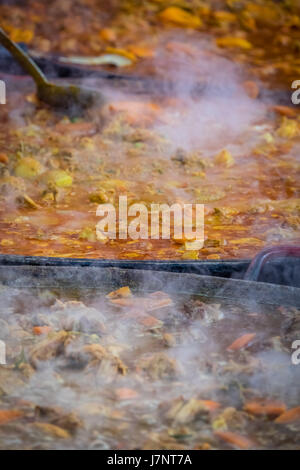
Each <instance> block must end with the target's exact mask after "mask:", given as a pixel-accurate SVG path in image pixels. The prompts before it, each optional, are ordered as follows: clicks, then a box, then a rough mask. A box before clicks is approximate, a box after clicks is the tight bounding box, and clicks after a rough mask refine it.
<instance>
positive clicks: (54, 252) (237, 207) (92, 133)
mask: <svg viewBox="0 0 300 470" xmlns="http://www.w3.org/2000/svg"><path fill="white" fill-rule="evenodd" d="M79 3H80V2H79ZM254 3H255V2H254ZM148 4H151V2H147V5H148ZM128 5H130V2H129V3H128ZM123 7H124V6H123ZM123 7H122V8H123ZM91 8H92V4H91ZM128 8H129V6H128ZM130 8H131V7H130ZM153 8H154V7H153ZM208 8H212V10H211V15H213V18H214V21H212V22H211V23H210V22H209V21H208V20H207V16H205V14H204V12H202V13H201V15H202V22H203V24H205V26H203V28H200V27H198V26H199V25H198V23H197V24H196V22H195V20H194V22H193V21H192V18H193V16H192V17H189V16H185V17H184V18H185V20H186V22H187V24H185V23H182V21H183V20H182V16H180V14H179V13H180V12H179V13H178V11H177V13H176V14H177V16H176V15H175V19H174V16H173V17H172V15H171V17H172V18H173V20H172V21H171V24H170V21H169V22H168V21H167V20H166V18H169V16H170V11H169V12H167V13H165V14H162V13H159V12H158V13H157V14H158V15H159V20H157V23H153V22H152V23H151V21H150V19H149V24H148V23H147V25H148V26H147V28H146V29H145V31H144V35H143V34H142V31H143V28H142V26H141V24H139V22H136V23H135V26H134V21H133V17H132V16H131V15H130V14H129V13H128V15H127V19H126V27H127V28H128V29H129V30H130V31H131V35H129V36H127V42H128V41H129V39H130V38H131V39H132V37H133V36H132V35H135V46H136V48H135V49H134V48H133V46H132V44H131V46H130V45H129V44H127V42H126V38H125V36H124V35H122V34H121V32H120V31H121V26H120V24H121V23H120V22H121V19H122V18H123V20H124V11H123V10H122V9H121V10H120V11H119V16H118V14H116V16H114V20H112V21H113V22H112V25H113V26H112V28H113V31H114V32H115V35H116V37H115V39H114V41H113V39H109V37H110V38H112V36H109V31H106V34H104V33H105V31H104V32H103V31H102V30H101V31H102V36H101V35H100V36H99V38H100V39H99V41H100V43H101V44H102V42H103V41H104V42H105V41H108V42H109V41H113V42H118V41H119V43H120V47H121V46H122V48H121V49H118V50H116V48H115V49H113V50H111V46H110V49H109V50H108V52H109V53H110V54H111V53H112V54H115V55H119V56H122V57H125V56H126V54H125V52H124V51H127V56H126V57H127V59H128V60H129V61H130V60H131V61H132V64H131V65H127V70H126V73H128V74H129V75H130V74H138V75H140V76H141V77H142V78H143V77H144V78H145V77H146V76H147V77H148V78H150V81H151V80H152V79H153V80H157V82H156V83H157V86H154V88H153V89H152V88H151V87H150V88H149V91H148V92H146V93H145V92H139V89H138V87H135V85H132V83H131V85H130V86H129V87H128V89H126V87H124V86H121V85H120V84H119V85H120V86H119V85H118V84H117V85H115V86H111V85H110V84H109V83H108V81H107V82H106V83H105V84H103V81H102V82H98V81H97V80H96V79H95V80H85V81H83V82H84V85H91V86H94V87H96V88H97V87H98V88H101V90H102V91H103V92H104V93H105V94H106V96H107V104H106V106H105V107H104V108H102V109H97V108H96V109H93V110H91V111H90V112H88V113H87V114H86V115H85V116H78V117H74V118H72V119H69V118H68V117H66V116H64V115H63V114H56V113H54V112H52V111H51V110H50V109H48V108H46V107H45V106H44V105H41V104H40V103H38V102H37V99H36V96H35V92H34V88H33V85H32V83H31V81H30V80H29V79H27V78H24V77H23V78H20V77H18V78H12V77H10V78H9V80H7V83H8V100H7V105H5V106H1V108H0V113H1V115H0V119H1V128H0V212H1V216H0V249H1V252H2V253H6V254H21V255H35V256H62V257H76V258H112V259H200V260H207V259H208V260H209V259H211V260H218V259H230V258H231V259H238V258H239V259H241V258H249V257H252V256H254V255H255V254H256V253H257V252H258V251H259V250H260V249H262V248H263V247H264V246H267V245H268V246H269V245H272V244H281V243H285V244H286V243H298V242H299V222H300V218H299V208H300V198H299V149H300V120H299V115H298V108H297V106H292V105H291V102H290V96H291V93H292V91H291V93H290V95H288V99H289V101H288V102H286V101H285V102H284V104H283V102H282V97H283V96H287V95H286V92H288V93H289V91H288V90H290V86H291V80H292V78H293V79H296V78H297V74H296V69H295V65H294V66H293V67H294V68H293V67H292V64H295V60H294V59H295V55H293V54H294V52H291V53H290V55H289V56H288V57H287V56H286V52H285V48H286V44H285V41H284V38H285V37H286V36H284V31H285V30H284V27H285V28H288V30H289V32H290V34H291V35H290V40H292V41H297V37H298V36H297V34H298V33H297V31H298V30H297V28H296V27H293V25H292V23H286V24H284V22H283V20H282V18H281V17H280V18H281V19H280V20H279V19H278V18H279V16H278V17H276V18H277V19H276V18H275V17H274V18H273V17H272V18H273V20H272V21H273V25H272V24H271V23H272V21H271V20H270V21H269V23H268V24H265V25H264V27H263V28H261V29H260V33H261V34H255V32H254V30H253V28H254V26H253V25H255V24H257V27H258V25H260V24H261V22H262V20H263V15H262V12H260V10H259V7H257V9H256V10H255V9H253V8H254V7H253V8H252V9H251V8H250V10H249V11H250V13H251V14H250V13H249V12H248V13H249V15H250V16H249V15H248V16H249V17H253V21H252V22H251V21H250V20H249V21H250V23H251V24H250V23H249V25H248V29H247V28H246V27H244V26H241V24H243V23H236V22H235V20H234V18H235V15H236V18H239V14H240V12H239V11H237V12H235V11H231V10H230V11H231V13H229V12H228V14H227V16H226V14H225V13H224V12H223V13H222V11H223V10H222V11H221V12H220V11H219V10H218V9H217V7H215V6H214V5H213V2H212V5H211V6H210V7H208ZM226 8H229V7H228V6H227V7H226ZM230 8H231V7H230ZM232 8H233V7H232ZM245 8H246V6H245ZM247 8H248V7H247ZM247 8H246V9H247ZM265 8H267V7H265ZM278 8H279V7H277V6H276V8H275V10H274V12H277V13H278V11H277V10H278ZM290 8H292V7H290ZM248 9H249V8H248ZM179 10H180V9H179ZM130 11H131V10H130ZM147 11H148V10H147ZM151 11H152V10H151ZM153 11H154V10H153ZM155 11H156V10H155ZM247 11H248V10H247ZM291 11H292V10H291ZM197 12H198V10H197ZM199 12H200V10H199ZM199 12H198V13H197V15H198V16H199V14H200V13H199ZM221 13H222V14H221ZM277 13H276V14H277ZM53 14H54V12H53V11H52V10H51V12H50V16H51V15H53ZM173 14H174V11H173ZM289 14H290V15H292V13H291V12H290V13H289ZM289 14H288V13H287V12H285V15H287V17H288V18H290V17H289V16H288V15H289ZM3 15H4V16H3V18H4V20H5V21H4V23H5V24H4V27H6V30H7V31H8V32H9V33H10V34H11V36H12V37H13V38H14V39H16V40H21V39H22V38H21V39H20V37H19V36H20V35H19V36H18V35H17V32H16V31H19V30H18V29H14V27H15V28H16V25H15V26H14V27H13V26H12V24H13V20H12V18H11V19H9V14H8V11H7V9H6V8H4V7H3ZM40 15H41V17H42V16H43V13H42V11H41V12H40ZM135 15H136V18H139V17H140V16H139V15H142V12H141V11H140V9H139V8H137V7H136V11H135ZM147 15H150V16H151V14H150V10H149V11H148V13H147ZM178 15H179V19H178ZM201 15H200V16H201ZM230 15H231V16H230ZM274 15H275V13H274ZM274 15H273V16H274ZM246 16H247V15H246ZM51 17H52V16H51ZM296 17H297V15H296V13H295V14H294V16H292V18H294V20H293V21H294V22H295V21H296ZM18 18H19V20H18V21H19V22H20V24H22V14H21V12H19V17H18ZM147 18H148V16H147ZM176 18H177V19H176ZM180 18H181V20H182V21H181V23H180ZM205 18H206V19H205ZM297 18H298V17H297ZM32 21H35V20H34V19H33V20H32ZM78 21H79V19H78V18H77V17H76V22H78ZM118 21H119V22H118ZM276 21H277V22H279V23H278V28H279V29H280V28H281V29H282V31H281V29H280V31H281V33H282V34H281V36H280V41H279V39H278V41H279V42H278V44H277V43H276V44H277V46H276V47H275V44H273V43H272V41H271V40H269V44H268V46H266V48H265V50H263V52H262V39H263V37H264V38H265V42H266V38H268V37H269V36H270V34H271V31H272V28H274V27H275V25H276V24H277V23H276ZM280 21H281V23H280ZM286 21H287V20H286ZM289 21H292V20H291V18H290V20H289ZM255 22H256V23H255ZM151 25H152V26H151ZM229 25H230V27H229ZM251 25H252V27H251V28H252V29H251V28H250V26H251ZM40 27H41V26H39V28H40ZM130 28H131V29H130ZM178 28H180V29H178ZM232 28H233V29H234V31H235V33H234V34H235V40H233V39H232V37H231V40H230V37H229V39H228V35H229V30H231V29H232ZM243 28H244V29H243ZM79 30H80V28H79ZM66 31H68V28H67V26H66ZM241 31H242V32H243V34H241ZM73 33H74V41H75V43H74V44H75V45H76V44H77V46H76V47H77V49H76V47H75V46H74V44H73V46H74V47H73V46H72V47H73V49H72V47H71V43H68V44H69V47H70V48H71V49H69V50H68V48H66V47H67V45H66V44H65V43H64V42H62V43H61V46H60V47H58V45H57V44H56V42H54V43H53V44H54V45H55V44H56V46H55V47H54V46H53V47H54V50H53V51H52V50H51V45H50V46H49V44H48V46H49V48H48V50H43V48H44V49H45V47H46V43H45V40H44V41H42V39H41V38H40V39H38V38H36V37H34V39H32V38H31V39H30V38H27V37H26V36H24V37H23V40H25V42H26V40H27V39H28V41H29V43H30V44H31V45H32V47H33V48H35V49H40V52H43V53H48V52H56V53H60V54H64V55H66V56H68V58H69V61H71V62H72V61H73V62H75V63H76V60H77V61H78V60H79V59H78V57H77V58H76V57H74V56H72V54H73V55H74V51H75V50H78V51H80V53H81V54H82V56H83V57H85V58H86V55H87V54H89V55H91V54H94V55H95V54H96V52H95V51H94V50H93V48H92V45H91V48H92V49H91V50H88V49H87V48H88V45H85V46H83V45H82V44H81V43H80V41H79V39H78V37H77V35H76V34H75V32H74V31H73ZM24 34H25V33H24ZM40 34H41V35H43V34H46V32H45V31H44V30H43V31H42V32H41V31H40ZM66 34H67V33H66ZM68 34H69V33H68ZM111 34H112V33H111ZM232 34H233V33H232ZM30 37H31V36H30ZM103 37H105V38H106V39H103ZM226 37H227V39H226ZM151 38H152V41H151ZM224 38H225V39H224ZM238 38H240V40H238ZM291 38H292V39H291ZM76 41H77V42H76ZM101 41H102V42H101ZM286 41H288V39H286ZM87 44H93V47H94V46H95V44H94V43H87ZM142 45H143V47H142ZM138 46H139V47H138ZM99 47H100V46H99ZM101 47H102V46H101ZM101 47H100V49H99V50H100V51H102V49H101ZM103 47H104V46H103ZM82 48H83V49H82ZM104 49H105V48H104ZM291 50H292V51H293V50H294V49H291ZM129 51H131V52H129ZM147 51H148V53H147ZM150 52H151V53H150ZM99 54H100V52H99ZM295 54H296V53H295ZM278 57H286V67H285V68H283V67H281V69H280V70H281V71H282V74H281V75H280V74H278V71H279V68H278V67H279V65H278V64H279V62H278V60H279V59H278ZM86 60H87V61H88V59H87V58H86ZM123 65H124V64H123ZM270 68H271V69H272V70H273V72H272V73H271V71H270ZM125 69H126V67H124V68H123V69H122V72H123V71H124V70H125ZM279 75H280V76H279ZM4 79H5V76H4ZM153 83H154V82H153ZM159 83H160V84H163V85H164V86H163V87H162V88H163V90H162V89H160V85H159ZM170 83H171V86H170ZM282 86H284V88H282ZM280 87H281V88H280ZM144 91H145V90H144ZM146 91H147V90H146ZM121 195H122V196H124V195H126V196H127V198H128V204H129V205H130V204H132V203H136V202H138V203H143V204H145V205H146V207H147V208H150V206H151V204H152V203H161V204H163V203H165V204H169V205H172V204H174V203H180V204H185V203H190V204H197V203H199V204H204V205H205V241H204V246H203V248H202V249H200V250H197V249H188V244H187V243H186V240H185V239H184V238H183V239H182V240H177V241H176V240H174V239H172V236H171V238H170V239H169V240H161V239H159V240H153V239H151V238H150V237H149V239H146V240H132V239H130V238H128V239H125V240H119V239H118V238H116V239H115V240H112V239H105V240H103V239H99V237H97V233H96V225H97V223H98V222H99V218H98V217H97V216H96V210H97V207H98V205H99V204H103V203H112V204H114V206H115V207H117V205H118V200H119V196H121Z"/></svg>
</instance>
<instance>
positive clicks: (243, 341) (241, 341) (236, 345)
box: [227, 333, 256, 351]
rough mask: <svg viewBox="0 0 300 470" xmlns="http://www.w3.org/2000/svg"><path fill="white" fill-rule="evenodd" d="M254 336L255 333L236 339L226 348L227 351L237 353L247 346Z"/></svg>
mask: <svg viewBox="0 0 300 470" xmlns="http://www.w3.org/2000/svg"><path fill="white" fill-rule="evenodd" d="M255 336H256V333H246V334H245V335H243V336H240V337H239V338H237V339H236V340H235V341H233V343H232V344H231V345H230V346H228V348H227V351H237V350H238V349H242V348H244V347H245V346H247V345H248V344H249V343H250V342H251V341H252V340H253V338H254V337H255Z"/></svg>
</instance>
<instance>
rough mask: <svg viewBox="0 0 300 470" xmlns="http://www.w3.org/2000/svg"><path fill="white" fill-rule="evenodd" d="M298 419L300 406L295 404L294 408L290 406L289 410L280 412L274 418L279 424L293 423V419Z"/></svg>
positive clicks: (299, 418)
mask: <svg viewBox="0 0 300 470" xmlns="http://www.w3.org/2000/svg"><path fill="white" fill-rule="evenodd" d="M299 420H300V406H296V408H291V409H290V410H287V411H285V412H284V413H282V414H281V415H280V416H278V418H276V419H275V423H280V424H289V423H294V422H295V421H299Z"/></svg>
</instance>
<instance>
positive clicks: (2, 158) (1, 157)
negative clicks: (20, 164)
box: [0, 153, 9, 165]
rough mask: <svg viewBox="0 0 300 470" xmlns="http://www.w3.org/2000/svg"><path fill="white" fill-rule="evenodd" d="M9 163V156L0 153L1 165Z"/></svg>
mask: <svg viewBox="0 0 300 470" xmlns="http://www.w3.org/2000/svg"><path fill="white" fill-rule="evenodd" d="M8 162H9V160H8V156H7V155H6V153H0V163H3V164H4V165H7V164H8Z"/></svg>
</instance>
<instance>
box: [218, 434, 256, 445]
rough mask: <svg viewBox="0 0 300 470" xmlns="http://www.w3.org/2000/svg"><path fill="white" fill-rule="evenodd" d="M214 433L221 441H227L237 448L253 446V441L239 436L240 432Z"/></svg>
mask: <svg viewBox="0 0 300 470" xmlns="http://www.w3.org/2000/svg"><path fill="white" fill-rule="evenodd" d="M215 435H216V436H217V437H218V438H219V439H222V441H225V442H227V443H228V444H231V445H232V446H234V447H237V448H238V449H245V450H246V449H251V448H252V447H255V444H254V442H253V441H251V440H250V439H249V438H248V437H244V436H241V435H240V434H236V433H234V432H230V431H215Z"/></svg>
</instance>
